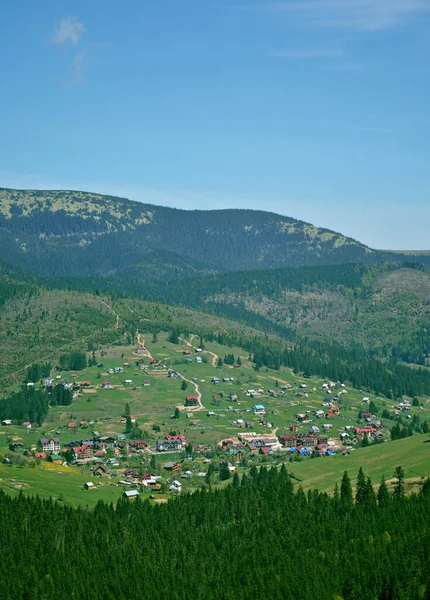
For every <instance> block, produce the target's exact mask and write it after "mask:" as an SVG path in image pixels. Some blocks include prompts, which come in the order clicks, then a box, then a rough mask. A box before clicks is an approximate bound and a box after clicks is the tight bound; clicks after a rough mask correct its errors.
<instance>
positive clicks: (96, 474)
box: [92, 465, 107, 477]
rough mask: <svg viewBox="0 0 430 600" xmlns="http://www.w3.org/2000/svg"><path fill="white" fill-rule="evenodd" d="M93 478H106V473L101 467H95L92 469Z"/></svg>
mask: <svg viewBox="0 0 430 600" xmlns="http://www.w3.org/2000/svg"><path fill="white" fill-rule="evenodd" d="M92 472H93V476H94V477H106V475H107V471H106V469H105V467H104V466H103V465H96V466H95V467H93V468H92Z"/></svg>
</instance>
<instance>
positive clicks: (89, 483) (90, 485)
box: [84, 481, 95, 490]
mask: <svg viewBox="0 0 430 600" xmlns="http://www.w3.org/2000/svg"><path fill="white" fill-rule="evenodd" d="M94 488H95V485H94V483H93V482H92V481H87V482H86V483H84V489H85V490H93V489H94Z"/></svg>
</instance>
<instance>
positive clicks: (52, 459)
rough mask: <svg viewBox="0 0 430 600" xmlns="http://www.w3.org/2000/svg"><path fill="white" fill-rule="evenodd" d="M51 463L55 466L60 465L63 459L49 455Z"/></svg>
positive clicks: (59, 455) (55, 455)
mask: <svg viewBox="0 0 430 600" xmlns="http://www.w3.org/2000/svg"><path fill="white" fill-rule="evenodd" d="M51 462H53V463H54V464H56V465H61V464H62V462H63V457H62V456H61V454H51Z"/></svg>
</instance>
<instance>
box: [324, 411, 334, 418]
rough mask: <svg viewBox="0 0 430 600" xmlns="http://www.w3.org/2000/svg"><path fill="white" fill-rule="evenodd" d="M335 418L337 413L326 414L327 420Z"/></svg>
mask: <svg viewBox="0 0 430 600" xmlns="http://www.w3.org/2000/svg"><path fill="white" fill-rule="evenodd" d="M335 416H336V415H335V413H334V412H331V411H330V412H328V413H327V414H326V417H327V419H334V417H335Z"/></svg>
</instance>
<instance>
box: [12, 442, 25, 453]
mask: <svg viewBox="0 0 430 600" xmlns="http://www.w3.org/2000/svg"><path fill="white" fill-rule="evenodd" d="M9 447H10V448H11V449H12V450H14V451H15V452H16V451H17V450H24V444H23V442H12V443H11V444H10V446H9Z"/></svg>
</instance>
